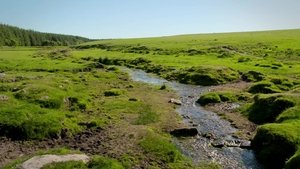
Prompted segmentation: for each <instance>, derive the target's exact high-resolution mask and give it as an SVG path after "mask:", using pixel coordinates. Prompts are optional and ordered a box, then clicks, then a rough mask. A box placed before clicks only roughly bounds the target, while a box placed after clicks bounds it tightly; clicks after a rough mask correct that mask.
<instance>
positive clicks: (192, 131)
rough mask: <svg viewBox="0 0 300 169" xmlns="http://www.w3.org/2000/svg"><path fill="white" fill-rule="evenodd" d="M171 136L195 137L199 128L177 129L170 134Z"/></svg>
mask: <svg viewBox="0 0 300 169" xmlns="http://www.w3.org/2000/svg"><path fill="white" fill-rule="evenodd" d="M170 134H171V135H173V136H175V137H193V136H196V135H197V134H198V130H197V128H194V127H192V128H180V129H175V130H173V131H171V132H170Z"/></svg>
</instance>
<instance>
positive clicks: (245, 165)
mask: <svg viewBox="0 0 300 169" xmlns="http://www.w3.org/2000/svg"><path fill="white" fill-rule="evenodd" d="M122 69H123V70H124V71H126V72H128V73H129V74H130V76H131V78H132V79H133V80H134V81H139V82H143V83H147V84H153V85H167V86H169V87H171V88H172V89H173V90H175V91H176V92H177V94H178V95H179V97H180V101H181V103H182V104H181V105H180V106H179V107H178V108H177V112H178V113H179V114H180V115H181V116H182V117H183V120H184V123H185V124H186V125H187V126H189V127H196V128H197V130H198V133H199V134H198V135H197V136H195V137H190V138H174V143H175V144H176V145H177V146H178V148H179V149H180V150H181V151H182V152H183V154H185V155H186V156H188V157H190V158H191V159H192V160H193V161H194V162H196V163H198V162H207V161H213V162H216V163H218V164H220V165H221V166H222V167H223V168H226V169H231V168H232V169H262V166H261V165H260V164H259V163H258V162H257V160H256V158H255V155H254V152H253V151H252V150H250V149H242V148H241V147H240V145H241V144H244V145H245V144H250V143H249V142H248V141H247V140H243V139H240V138H236V137H234V136H233V135H234V133H235V132H236V129H235V128H233V127H232V126H231V124H230V123H229V122H228V121H226V120H224V119H221V118H220V117H219V116H218V115H217V114H215V113H213V112H211V111H208V110H205V109H204V108H203V107H201V106H200V105H198V104H196V103H195V102H196V100H197V99H198V97H199V94H201V93H203V92H204V91H206V90H208V89H209V87H202V86H195V85H186V84H180V83H177V82H170V81H167V80H165V79H161V78H158V77H156V76H153V75H150V74H147V73H146V72H144V71H142V70H131V69H128V68H122ZM212 145H214V146H212Z"/></svg>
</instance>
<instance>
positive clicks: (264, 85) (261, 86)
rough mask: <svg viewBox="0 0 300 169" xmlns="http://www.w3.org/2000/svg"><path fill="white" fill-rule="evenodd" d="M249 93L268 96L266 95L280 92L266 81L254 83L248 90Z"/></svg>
mask: <svg viewBox="0 0 300 169" xmlns="http://www.w3.org/2000/svg"><path fill="white" fill-rule="evenodd" d="M248 91H249V92H250V93H253V94H255V93H264V94H268V93H280V92H281V90H280V89H279V88H278V87H277V86H276V85H274V84H273V83H271V82H268V81H264V82H258V83H255V84H254V85H252V86H251V87H250V88H249V90H248Z"/></svg>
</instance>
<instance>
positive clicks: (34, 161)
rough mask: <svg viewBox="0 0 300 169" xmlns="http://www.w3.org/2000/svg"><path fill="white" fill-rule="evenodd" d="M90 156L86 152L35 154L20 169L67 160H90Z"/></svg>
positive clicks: (35, 167) (37, 168)
mask: <svg viewBox="0 0 300 169" xmlns="http://www.w3.org/2000/svg"><path fill="white" fill-rule="evenodd" d="M89 160H90V158H89V157H88V156H87V155H85V154H68V155H42V156H35V157H32V158H31V159H29V160H27V161H25V162H24V163H23V164H21V166H20V169H41V168H42V167H44V166H45V165H48V164H52V163H58V162H67V161H82V162H83V163H87V162H89Z"/></svg>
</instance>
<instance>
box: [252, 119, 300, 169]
mask: <svg viewBox="0 0 300 169" xmlns="http://www.w3.org/2000/svg"><path fill="white" fill-rule="evenodd" d="M299 133H300V121H299V120H297V121H294V122H292V123H281V124H266V125H263V126H260V127H259V128H258V130H257V134H256V135H255V137H254V139H253V141H252V145H253V147H254V149H255V151H256V153H257V157H258V158H259V160H261V161H262V162H263V163H264V164H265V165H266V166H267V168H274V169H281V168H283V166H284V164H285V162H286V160H287V159H288V158H290V157H291V156H292V155H293V154H294V153H295V152H296V150H297V145H298V144H299V141H300V140H299V138H300V134H299Z"/></svg>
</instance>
